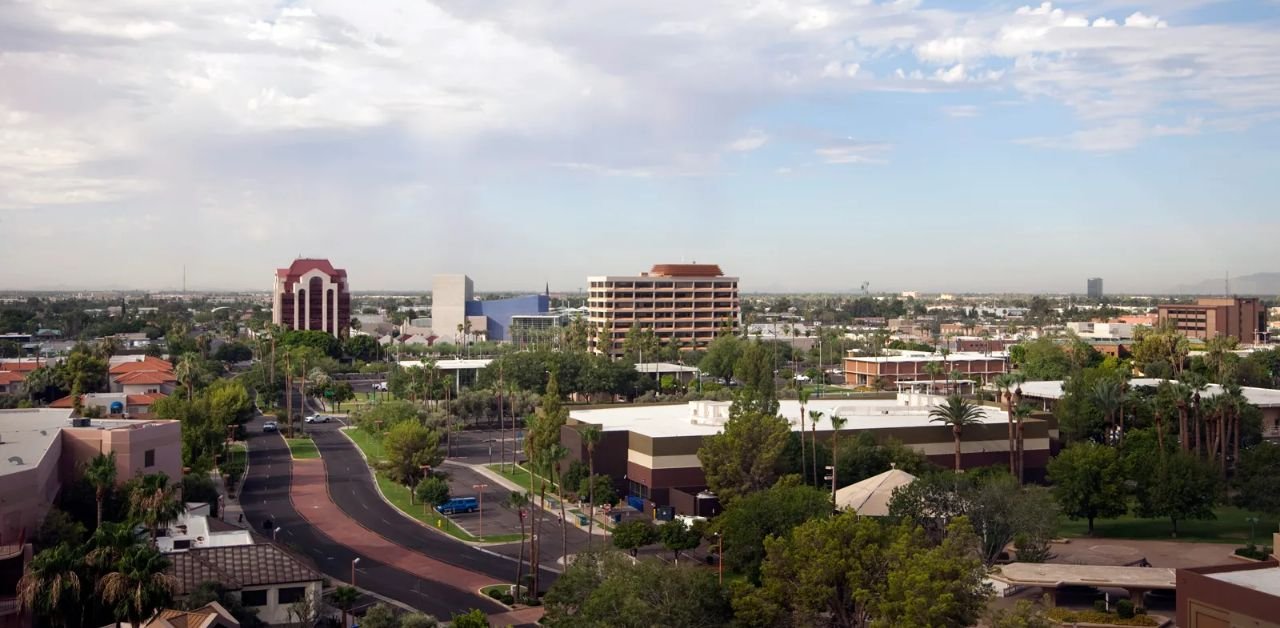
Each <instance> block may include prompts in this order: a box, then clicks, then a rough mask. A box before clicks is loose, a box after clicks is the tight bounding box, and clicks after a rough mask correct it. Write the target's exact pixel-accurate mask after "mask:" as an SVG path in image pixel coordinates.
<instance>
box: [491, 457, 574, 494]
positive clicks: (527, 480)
mask: <svg viewBox="0 0 1280 628" xmlns="http://www.w3.org/2000/svg"><path fill="white" fill-rule="evenodd" d="M487 466H488V467H489V470H490V471H493V472H494V473H497V474H498V475H501V476H502V477H504V478H506V479H508V480H511V481H512V482H515V483H516V484H519V485H520V486H521V487H523V488H524V489H525V490H526V491H529V492H531V493H532V492H533V474H531V473H529V470H528V469H526V468H524V467H522V466H520V465H516V466H515V468H514V470H513V469H512V466H511V465H510V464H507V465H505V466H504V465H500V464H491V465H487ZM547 495H558V493H557V491H556V485H555V484H552V483H550V482H548V483H547Z"/></svg>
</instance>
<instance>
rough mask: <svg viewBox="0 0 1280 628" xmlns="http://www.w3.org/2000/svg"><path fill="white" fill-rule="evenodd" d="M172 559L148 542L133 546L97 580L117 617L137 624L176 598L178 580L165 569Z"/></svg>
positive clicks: (104, 599) (103, 596) (118, 619)
mask: <svg viewBox="0 0 1280 628" xmlns="http://www.w3.org/2000/svg"><path fill="white" fill-rule="evenodd" d="M168 568H169V559H167V558H165V557H164V554H161V553H160V551H159V550H157V549H155V548H154V547H151V546H149V545H139V546H135V547H131V548H129V549H128V550H126V551H125V554H124V556H123V557H121V558H120V562H119V564H118V565H117V566H116V570H115V571H113V572H111V573H108V574H107V575H105V576H103V577H102V579H101V580H99V581H98V593H99V594H101V595H102V600H103V601H104V602H106V603H108V604H114V605H115V610H114V614H115V617H116V620H117V621H120V620H128V622H129V623H130V624H132V625H134V626H140V625H142V620H144V619H147V618H149V617H151V615H153V614H154V613H155V612H156V611H158V610H160V609H162V608H164V607H165V606H168V605H169V603H171V602H172V601H173V592H174V590H175V588H176V582H175V579H174V577H173V576H171V575H169V574H167V573H165V570H167V569H168Z"/></svg>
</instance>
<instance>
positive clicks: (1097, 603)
mask: <svg viewBox="0 0 1280 628" xmlns="http://www.w3.org/2000/svg"><path fill="white" fill-rule="evenodd" d="M1093 610H1094V611H1097V612H1099V613H1105V612H1107V602H1106V600H1094V601H1093Z"/></svg>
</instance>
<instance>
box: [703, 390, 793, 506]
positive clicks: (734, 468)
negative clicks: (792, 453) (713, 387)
mask: <svg viewBox="0 0 1280 628" xmlns="http://www.w3.org/2000/svg"><path fill="white" fill-rule="evenodd" d="M774 403H775V404H776V401H775V402H774ZM790 436H791V425H790V424H789V423H787V420H786V419H784V418H782V417H780V416H778V415H777V414H776V413H774V412H765V411H761V410H751V409H744V408H743V407H742V406H741V404H740V402H735V403H734V405H733V406H732V407H731V408H730V412H729V420H728V421H726V422H725V424H724V430H723V431H721V432H720V433H718V434H715V435H713V436H708V437H706V438H704V439H703V441H702V447H701V448H699V449H698V461H699V462H701V463H702V470H703V473H704V474H705V475H706V480H707V486H709V487H710V488H711V490H712V491H714V492H715V493H716V495H717V496H718V497H719V498H720V503H721V504H724V505H725V506H726V507H727V506H728V505H729V504H731V503H732V502H733V501H734V500H735V499H738V498H740V497H742V496H744V495H748V494H751V493H753V492H755V491H759V490H762V489H765V488H767V487H769V486H771V485H773V483H774V481H776V480H777V479H778V475H779V473H778V472H779V466H780V463H781V461H782V454H783V451H784V450H785V449H786V447H787V442H788V439H789V438H790Z"/></svg>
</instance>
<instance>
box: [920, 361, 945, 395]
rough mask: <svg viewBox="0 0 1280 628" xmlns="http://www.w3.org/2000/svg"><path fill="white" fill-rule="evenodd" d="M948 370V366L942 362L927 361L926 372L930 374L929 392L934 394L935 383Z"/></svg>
mask: <svg viewBox="0 0 1280 628" xmlns="http://www.w3.org/2000/svg"><path fill="white" fill-rule="evenodd" d="M945 371H946V367H945V366H943V365H942V363H941V362H925V363H924V372H925V373H927V374H928V375H929V394H931V395H932V394H933V392H934V389H933V384H934V382H936V381H938V376H940V375H942V373H943V372H945Z"/></svg>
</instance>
